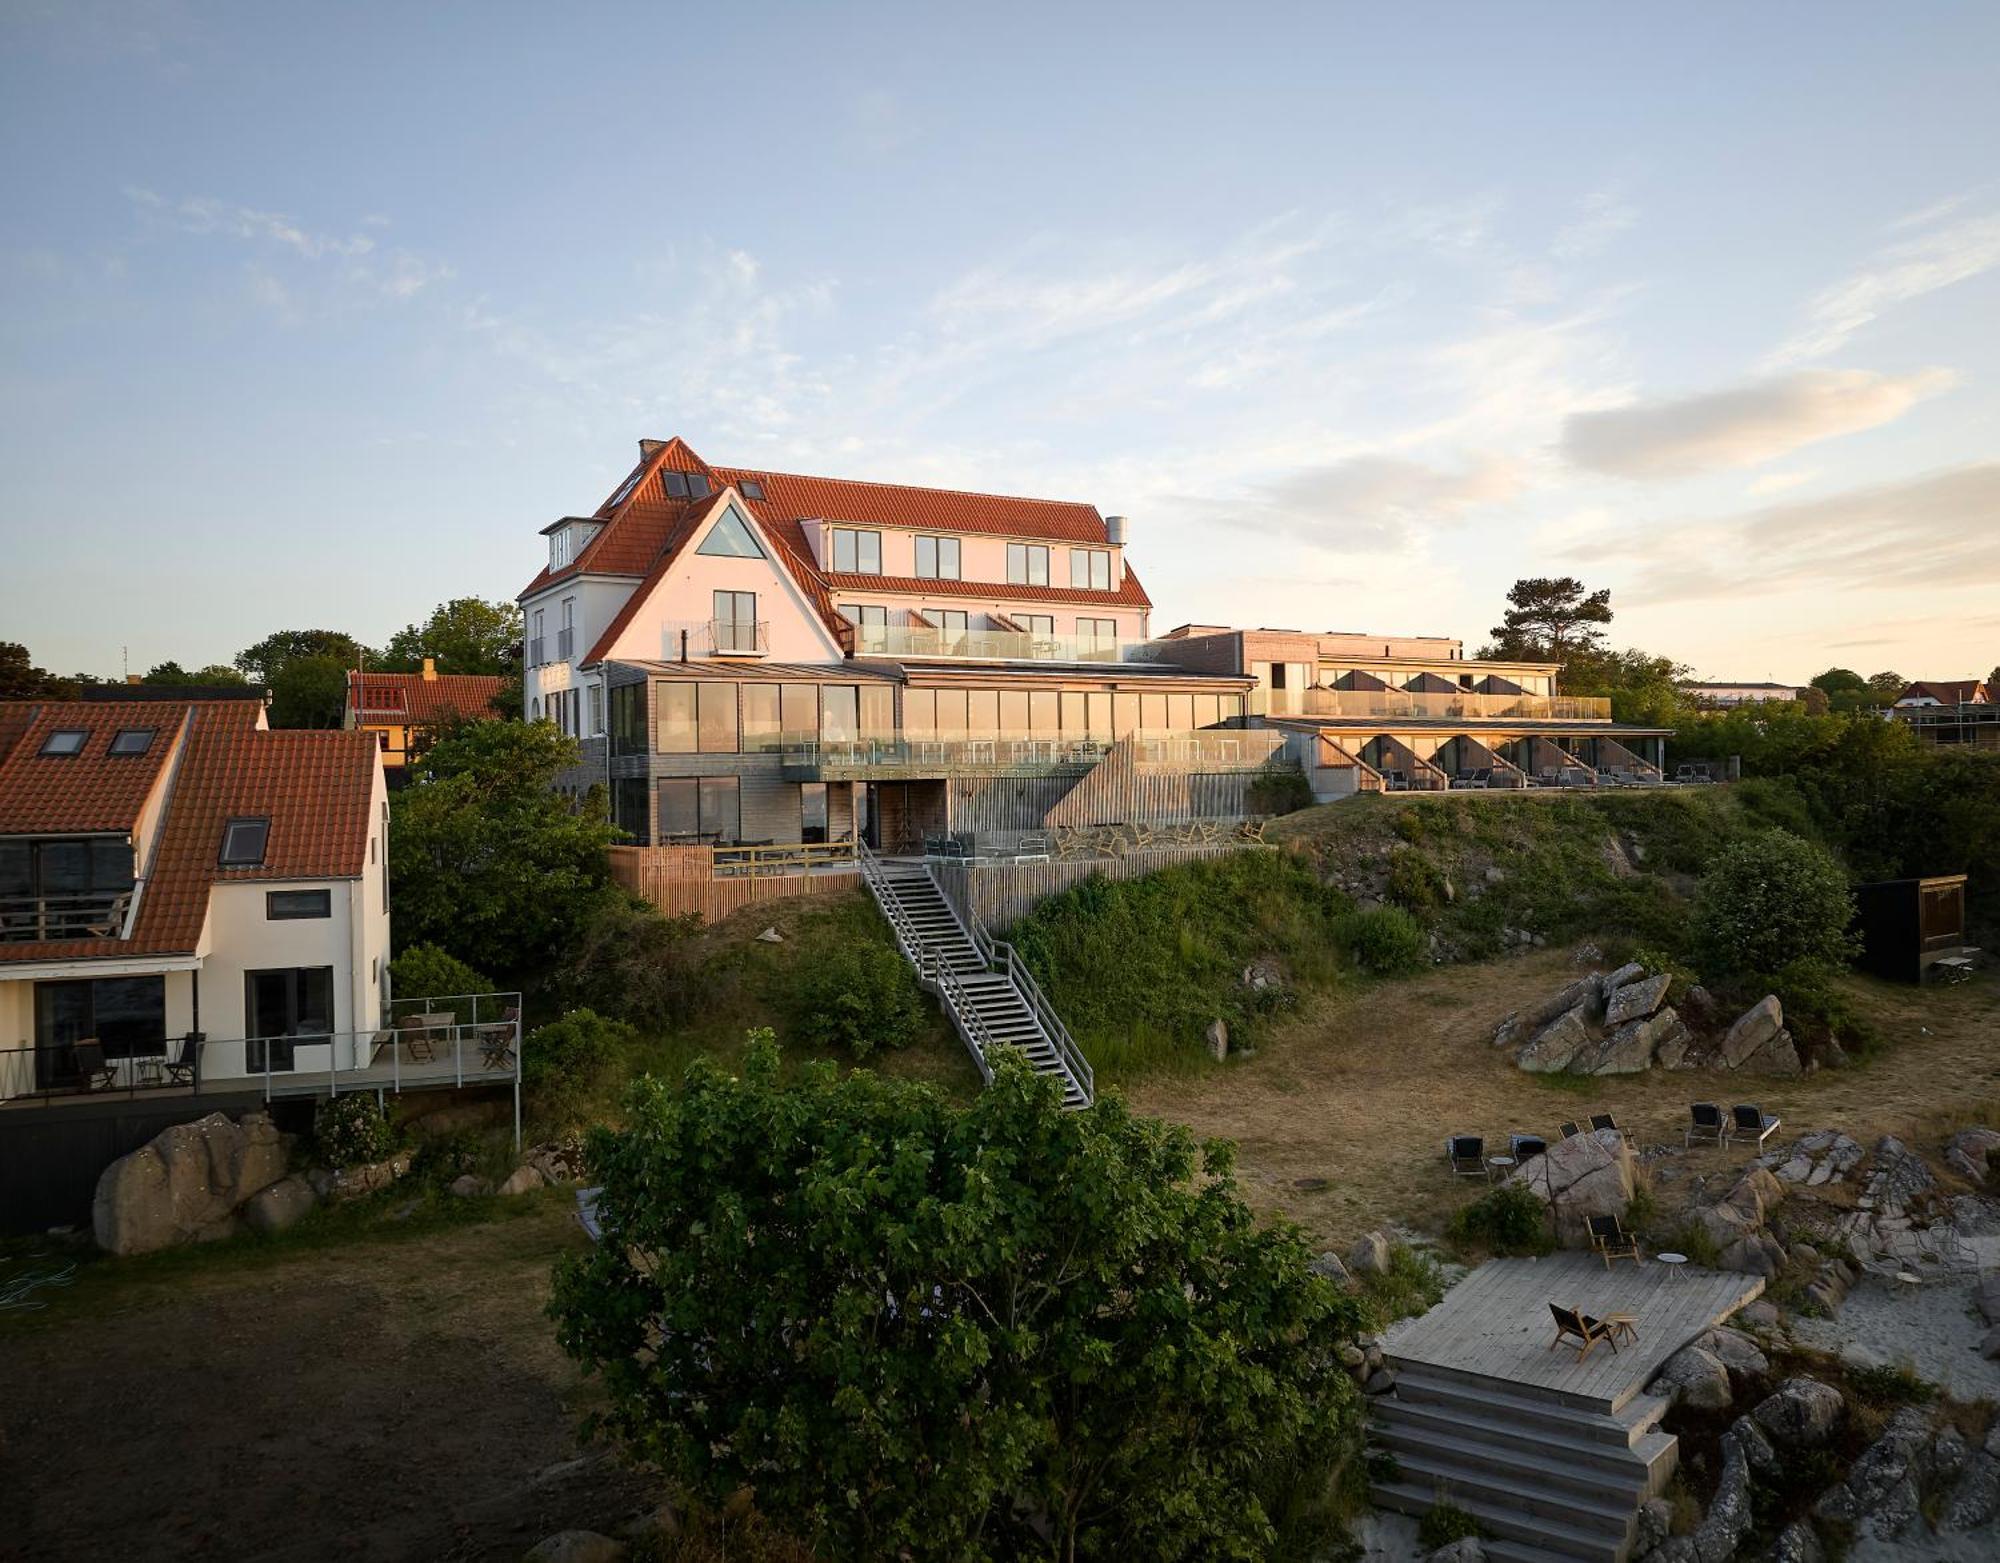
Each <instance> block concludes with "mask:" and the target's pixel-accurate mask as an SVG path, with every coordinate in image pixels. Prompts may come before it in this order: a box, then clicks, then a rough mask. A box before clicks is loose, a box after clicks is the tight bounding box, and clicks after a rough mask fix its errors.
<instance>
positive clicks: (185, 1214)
mask: <svg viewBox="0 0 2000 1563" xmlns="http://www.w3.org/2000/svg"><path fill="white" fill-rule="evenodd" d="M286 1156H287V1151H286V1145H285V1137H284V1136H283V1135H282V1134H280V1133H279V1132H278V1130H277V1126H276V1125H275V1124H273V1123H272V1122H271V1120H270V1118H269V1117H268V1116H267V1115H266V1114H264V1113H245V1114H244V1115H243V1121H242V1122H241V1123H232V1122H230V1120H229V1119H228V1118H227V1117H226V1116H224V1115H223V1114H221V1113H210V1114H209V1115H208V1116H207V1117H205V1118H199V1119H197V1120H195V1121H194V1122H193V1123H177V1124H174V1125H173V1126H172V1127H170V1128H166V1129H162V1130H161V1131H160V1132H159V1133H158V1134H156V1135H154V1136H153V1138H152V1139H151V1140H150V1141H148V1142H147V1143H146V1144H145V1145H142V1146H140V1147H139V1149H137V1150H136V1151H133V1152H132V1153H131V1154H129V1155H126V1156H120V1157H119V1158H118V1159H117V1160H116V1161H114V1162H113V1163H112V1164H111V1165H110V1166H108V1167H106V1168H105V1169H104V1171H103V1172H102V1173H101V1174H100V1175H99V1177H98V1180H97V1192H96V1196H95V1198H94V1199H93V1200H92V1201H91V1212H90V1217H91V1228H92V1231H93V1232H94V1234H95V1236H96V1238H97V1245H98V1247H100V1248H102V1249H104V1250H106V1251H107V1252H109V1253H114V1254H145V1253H151V1252H153V1251H154V1250H156V1249H161V1248H169V1247H172V1246H173V1245H174V1244H176V1243H188V1242H207V1241H210V1240H212V1239H215V1238H218V1237H227V1236H229V1234H230V1233H231V1232H232V1231H234V1230H235V1228H236V1210H237V1207H238V1206H240V1205H242V1204H243V1203H244V1202H245V1201H247V1200H248V1199H249V1198H250V1196H251V1195H253V1194H256V1193H259V1192H261V1191H262V1190H264V1189H267V1188H269V1187H270V1186H271V1185H272V1184H273V1183H276V1182H277V1181H278V1180H279V1179H280V1178H282V1177H283V1176H284V1175H285V1161H286Z"/></svg>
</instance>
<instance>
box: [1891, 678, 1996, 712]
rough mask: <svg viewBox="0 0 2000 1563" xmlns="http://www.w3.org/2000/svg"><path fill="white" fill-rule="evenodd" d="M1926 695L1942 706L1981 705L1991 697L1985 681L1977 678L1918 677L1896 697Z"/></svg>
mask: <svg viewBox="0 0 2000 1563" xmlns="http://www.w3.org/2000/svg"><path fill="white" fill-rule="evenodd" d="M1926 695H1928V696H1929V697H1930V698H1931V699H1933V700H1935V701H1936V702H1937V703H1938V704H1939V705H1943V706H1966V705H1983V704H1985V703H1986V702H1987V700H1989V699H1990V698H1991V697H1990V695H1989V693H1988V691H1987V688H1986V684H1985V681H1984V680H1982V679H1977V678H1955V679H1919V680H1918V681H1917V682H1916V683H1914V684H1912V685H1910V686H1909V687H1908V688H1907V689H1905V690H1904V691H1903V692H1902V693H1901V694H1900V695H1898V696H1897V697H1896V698H1897V699H1898V700H1910V699H1921V698H1923V697H1924V696H1926Z"/></svg>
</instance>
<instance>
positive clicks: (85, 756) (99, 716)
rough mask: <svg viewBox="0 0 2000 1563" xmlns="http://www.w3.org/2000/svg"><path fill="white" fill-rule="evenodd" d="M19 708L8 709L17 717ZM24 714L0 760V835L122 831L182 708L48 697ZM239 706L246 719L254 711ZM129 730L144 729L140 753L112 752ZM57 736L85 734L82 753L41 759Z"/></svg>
mask: <svg viewBox="0 0 2000 1563" xmlns="http://www.w3.org/2000/svg"><path fill="white" fill-rule="evenodd" d="M20 709H21V708H20V707H16V708H15V710H16V712H17V713H18V711H19V710H20ZM27 709H28V711H29V713H30V714H29V716H28V720H27V721H26V722H25V723H22V722H21V721H20V719H19V716H18V715H16V717H15V719H14V725H15V726H16V727H17V728H18V730H19V736H18V737H17V738H16V740H15V742H14V744H13V747H12V748H11V750H10V751H9V752H8V754H7V756H6V759H5V760H4V761H0V836H28V835H38V834H44V833H47V832H51V831H74V832H76V833H78V834H84V833H88V832H93V831H119V830H130V829H131V828H132V827H133V825H134V824H136V823H137V822H138V819H139V810H140V809H141V808H143V807H144V806H145V802H146V799H147V797H148V795H150V794H151V792H152V790H153V784H154V783H155V782H157V781H158V780H159V777H160V772H161V769H162V768H163V767H164V766H165V765H166V764H167V762H168V759H169V757H170V756H171V755H172V754H173V752H174V747H175V740H176V737H177V735H178V733H179V730H180V726H181V723H182V722H184V721H185V720H186V719H187V711H188V709H189V708H188V707H181V708H178V709H177V708H175V707H172V706H167V707H162V706H161V705H159V704H157V703H154V702H147V703H139V702H134V701H103V702H98V701H88V702H87V701H82V700H52V701H48V702H46V703H42V704H37V705H33V706H29V707H28V708H27ZM245 709H246V710H248V711H250V713H251V714H252V715H253V716H254V715H255V714H256V712H257V711H259V710H261V709H262V708H261V707H259V706H254V705H247V706H246V707H245ZM130 729H151V730H152V733H153V741H152V743H151V744H150V745H149V746H148V747H147V749H146V752H145V753H144V754H136V755H114V754H112V753H111V741H112V739H114V738H115V737H116V736H117V735H118V734H119V733H120V732H123V731H126V730H130ZM63 731H76V732H81V733H83V734H85V735H86V736H85V738H84V745H83V749H82V751H81V752H80V753H77V754H69V755H55V754H43V753H42V746H43V745H44V744H45V743H47V742H48V739H49V735H50V734H51V733H55V732H63Z"/></svg>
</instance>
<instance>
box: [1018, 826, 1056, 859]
mask: <svg viewBox="0 0 2000 1563" xmlns="http://www.w3.org/2000/svg"><path fill="white" fill-rule="evenodd" d="M1048 860H1049V838H1048V837H1047V836H1045V835H1043V834H1042V833H1041V832H1039V831H1033V832H1030V833H1029V834H1027V835H1025V836H1023V837H1022V838H1021V839H1020V840H1019V841H1018V842H1016V843H1015V845H1014V861H1015V862H1017V863H1046V862H1048Z"/></svg>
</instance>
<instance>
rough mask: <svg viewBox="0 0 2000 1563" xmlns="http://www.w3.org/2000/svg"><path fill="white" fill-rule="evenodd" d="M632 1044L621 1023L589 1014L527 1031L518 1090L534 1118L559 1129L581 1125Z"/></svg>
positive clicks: (579, 1012)
mask: <svg viewBox="0 0 2000 1563" xmlns="http://www.w3.org/2000/svg"><path fill="white" fill-rule="evenodd" d="M637 1040H638V1033H637V1032H635V1031H634V1030H633V1029H632V1028H631V1027H630V1026H628V1025H626V1024H625V1022H623V1021H622V1020H610V1019H607V1018H606V1017H605V1016H603V1015H600V1014H598V1013H597V1012H596V1011H595V1010H589V1009H577V1010H571V1011H570V1012H569V1013H568V1014H567V1015H565V1016H563V1018H562V1019H561V1020H556V1021H551V1022H550V1023H549V1024H548V1025H546V1026H538V1027H537V1028H536V1029H535V1030H533V1031H531V1032H530V1033H529V1034H528V1037H527V1040H526V1041H525V1042H523V1043H522V1044H521V1089H522V1090H523V1091H524V1092H525V1093H526V1094H527V1097H528V1100H529V1102H530V1104H531V1105H532V1107H533V1109H534V1111H535V1114H536V1116H537V1118H538V1119H540V1120H541V1121H542V1122H544V1123H548V1124H552V1125H557V1126H562V1127H567V1126H569V1125H571V1124H576V1123H581V1122H583V1121H584V1120H585V1118H587V1117H588V1115H589V1113H590V1111H591V1109H592V1108H593V1107H594V1106H595V1104H596V1103H597V1101H598V1100H599V1099H600V1098H601V1097H602V1096H603V1095H604V1094H605V1093H606V1092H607V1091H608V1090H609V1089H610V1088H611V1084H612V1081H613V1079H614V1077H615V1075H616V1073H617V1070H618V1065H619V1061H620V1059H621V1057H623V1056H624V1055H625V1054H626V1053H629V1052H630V1051H631V1050H632V1048H633V1045H634V1044H635V1043H636V1042H637Z"/></svg>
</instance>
